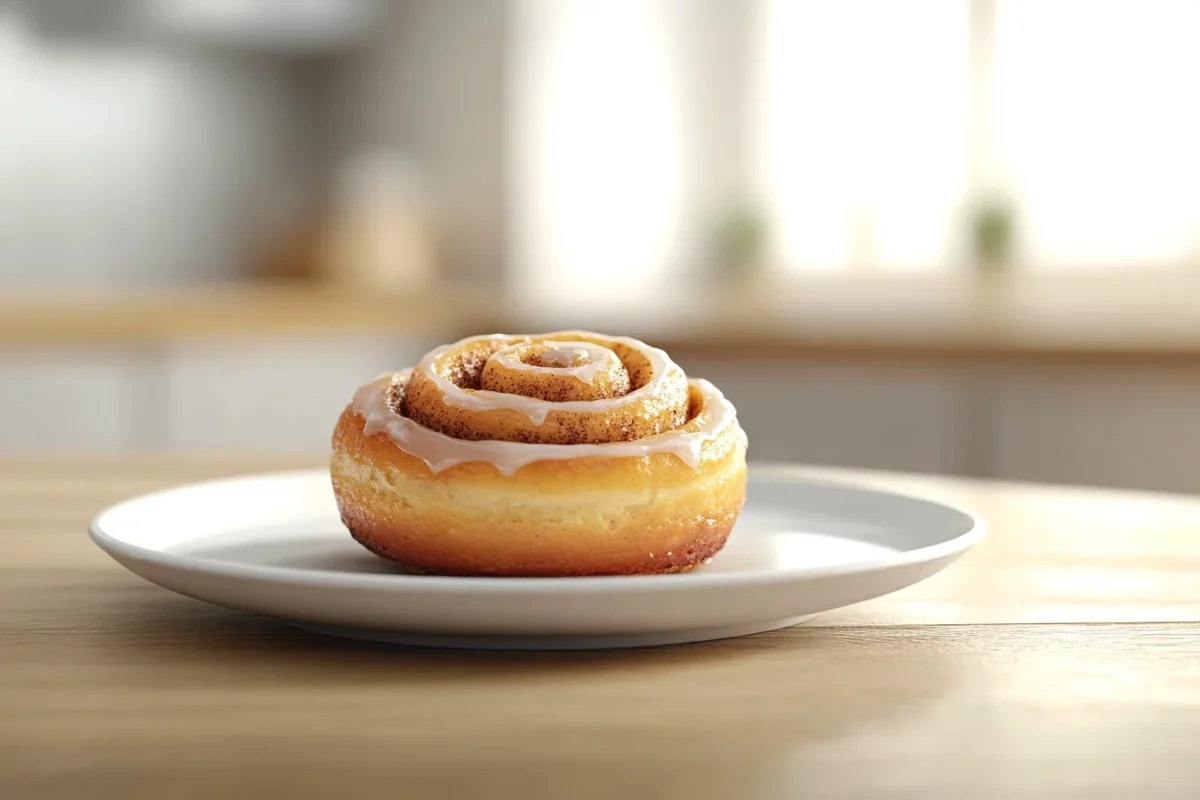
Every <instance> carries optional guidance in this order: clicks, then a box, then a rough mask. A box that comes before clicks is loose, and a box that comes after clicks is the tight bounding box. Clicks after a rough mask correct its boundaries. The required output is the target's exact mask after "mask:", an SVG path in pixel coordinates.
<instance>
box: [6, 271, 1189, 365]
mask: <svg viewBox="0 0 1200 800" xmlns="http://www.w3.org/2000/svg"><path fill="white" fill-rule="evenodd" d="M498 294H499V292H497V291H495V290H491V289H488V288H486V287H478V286H476V287H451V288H443V289H439V290H436V291H431V292H425V293H422V294H413V295H389V294H386V293H366V292H352V291H344V290H338V289H334V288H327V287H313V286H304V285H286V284H283V285H269V284H268V285H241V286H234V287H226V288H217V289H207V288H206V289H197V290H188V291H182V290H180V291H169V292H157V293H155V292H143V293H137V294H129V295H122V296H120V297H97V298H92V299H85V298H47V297H39V298H24V297H19V296H17V297H13V296H3V295H0V352H4V351H8V352H13V351H29V350H37V349H55V348H64V347H84V348H95V347H155V346H158V345H167V344H170V343H172V342H176V341H187V340H197V339H202V340H229V339H245V338H268V337H276V336H302V335H324V334H328V335H369V336H403V335H416V336H421V337H422V338H428V337H431V336H432V337H438V338H441V339H443V340H446V341H451V340H453V339H457V338H460V337H462V336H467V335H471V334H478V333H493V332H517V331H533V330H543V329H544V330H551V329H561V328H563V327H582V328H586V327H589V325H588V322H587V320H585V319H583V318H579V319H577V320H576V321H575V324H574V325H564V324H552V323H549V322H548V321H547V320H546V319H544V318H543V315H541V314H539V313H537V312H532V313H531V312H519V311H516V310H513V309H511V308H508V307H506V306H505V304H504V303H503V301H501V300H499V299H497V295H498ZM757 302H758V301H753V300H747V299H744V298H743V299H739V298H724V299H723V300H722V303H723V307H722V309H721V313H715V311H714V313H711V314H707V313H706V314H703V315H693V316H692V317H691V318H688V317H686V316H684V317H680V318H679V319H678V321H677V322H674V323H672V322H666V323H664V322H663V321H662V320H656V321H654V322H655V324H654V326H653V327H652V328H651V327H648V328H644V329H636V328H640V326H639V325H634V326H633V328H623V329H622V330H619V331H617V330H609V331H607V332H609V333H621V334H626V335H631V336H636V337H640V338H644V339H645V340H646V341H649V342H651V343H653V344H655V345H657V346H659V347H663V348H664V349H667V350H668V351H669V352H671V353H673V354H678V355H680V356H684V357H693V358H696V357H703V358H721V359H730V360H739V361H740V360H764V359H765V360H773V359H791V360H804V361H819V360H833V361H848V360H866V361H873V360H920V361H970V362H980V361H1019V362H1039V363H1042V362H1044V363H1067V362H1070V363H1081V362H1082V363H1088V364H1092V363H1095V364H1122V365H1125V364H1138V365H1165V366H1190V365H1200V317H1198V320H1197V322H1198V326H1197V328H1196V330H1195V331H1193V330H1191V328H1190V327H1187V328H1185V329H1183V330H1180V331H1179V332H1178V333H1177V334H1176V335H1165V336H1164V335H1153V336H1151V335H1146V334H1145V333H1144V332H1141V331H1140V329H1139V328H1137V327H1136V326H1133V327H1131V328H1130V329H1129V330H1128V331H1126V332H1125V334H1124V335H1121V330H1120V325H1119V324H1117V323H1114V329H1110V330H1107V331H1104V332H1103V335H1102V336H1101V335H1097V332H1096V330H1095V329H1094V328H1092V329H1091V330H1088V329H1081V330H1079V331H1078V332H1075V333H1074V334H1073V335H1062V334H1061V333H1060V334H1056V335H1051V334H1047V333H1043V332H1040V331H1038V330H1036V329H1032V328H1025V327H1023V326H1022V324H1021V322H1020V320H1019V319H1017V318H1016V317H1017V315H1013V314H1009V315H1007V316H1005V315H1004V314H1001V315H1000V316H982V317H974V316H972V315H969V314H968V315H964V319H963V320H962V321H961V322H958V323H955V324H932V323H931V324H929V325H928V326H922V325H920V324H915V325H914V324H912V323H908V324H905V325H901V326H897V327H896V328H894V329H893V328H889V327H888V326H887V325H880V324H879V323H877V322H876V323H869V322H865V323H864V324H863V325H856V324H854V322H853V320H851V321H849V322H845V321H840V322H839V323H838V324H836V325H833V324H829V323H827V322H822V321H820V320H811V321H809V320H806V319H805V318H804V317H803V315H802V314H798V316H799V319H788V318H787V315H782V316H781V315H780V314H779V313H778V312H779V309H778V308H775V309H768V308H765V307H763V308H759V307H758V306H757ZM677 316H678V315H677ZM700 317H703V318H700ZM613 324H618V325H619V323H608V327H612V326H613ZM1068 333H1070V332H1068Z"/></svg>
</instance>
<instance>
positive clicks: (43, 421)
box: [0, 348, 154, 453]
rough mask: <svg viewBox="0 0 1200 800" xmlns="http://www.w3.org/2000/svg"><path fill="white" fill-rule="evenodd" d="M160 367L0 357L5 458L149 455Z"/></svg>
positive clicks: (0, 445) (85, 353) (131, 357)
mask: <svg viewBox="0 0 1200 800" xmlns="http://www.w3.org/2000/svg"><path fill="white" fill-rule="evenodd" d="M153 387H154V365H153V364H150V363H148V362H147V361H145V360H144V359H141V358H138V357H137V356H136V355H135V354H132V353H124V352H112V351H109V350H91V349H87V348H79V349H73V350H59V349H48V350H44V351H43V350H36V349H35V350H21V351H19V352H0V419H2V420H3V424H0V453H39V452H45V453H108V452H121V451H130V450H140V449H145V448H146V447H147V446H151V445H153V444H154V443H152V442H150V441H148V440H147V437H146V432H145V425H144V423H145V421H146V417H145V416H144V415H145V414H147V413H148V412H149V411H150V409H149V404H150V402H151V401H152V398H153Z"/></svg>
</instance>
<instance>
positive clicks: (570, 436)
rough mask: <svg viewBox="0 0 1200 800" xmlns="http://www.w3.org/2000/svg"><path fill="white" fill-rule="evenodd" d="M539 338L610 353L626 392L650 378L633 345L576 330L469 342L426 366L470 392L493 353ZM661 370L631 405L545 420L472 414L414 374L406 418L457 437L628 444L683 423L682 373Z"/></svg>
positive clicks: (511, 413)
mask: <svg viewBox="0 0 1200 800" xmlns="http://www.w3.org/2000/svg"><path fill="white" fill-rule="evenodd" d="M545 341H579V342H588V343H590V344H598V345H601V346H603V347H606V348H608V349H610V350H612V351H613V352H614V353H615V354H616V355H617V357H618V358H619V359H620V361H621V363H622V364H623V365H624V367H625V370H626V374H627V377H628V384H629V386H630V391H636V390H637V389H640V388H641V387H643V386H645V385H646V384H647V383H648V382H649V381H650V380H651V378H652V377H653V373H652V369H651V363H650V361H649V359H648V358H647V357H646V355H645V354H644V353H642V352H640V351H638V350H637V349H636V348H632V347H630V346H629V345H626V344H623V343H621V342H618V341H614V340H612V339H607V338H605V337H602V336H594V335H590V334H581V333H576V332H566V333H552V334H545V335H541V336H532V337H530V336H520V337H518V336H511V337H499V338H497V337H487V338H480V339H475V340H469V341H467V342H466V343H465V344H463V345H462V346H461V347H458V348H455V349H453V350H450V351H448V352H446V353H444V354H442V355H441V356H439V357H438V358H436V359H434V360H433V362H432V363H431V364H430V365H429V368H430V370H431V371H433V372H435V373H436V374H437V375H439V376H441V377H442V378H445V379H447V380H449V381H450V382H451V384H453V385H454V387H455V389H454V391H456V392H457V391H462V392H466V393H472V392H476V391H480V390H481V389H482V388H483V386H482V376H483V373H484V369H485V366H486V365H487V363H488V359H489V358H490V357H491V355H492V354H494V353H495V352H497V351H499V350H501V349H503V348H505V347H509V346H512V345H519V344H529V343H533V344H536V343H539V342H545ZM667 372H668V374H666V375H664V376H663V380H662V383H661V385H660V386H659V388H658V391H656V392H654V393H651V394H649V395H647V396H646V397H644V398H641V399H639V400H638V401H637V402H631V403H629V404H627V405H623V406H621V407H619V408H613V409H606V410H603V411H597V410H569V411H567V410H561V411H560V410H555V411H551V412H550V413H549V414H548V415H547V416H546V419H545V420H544V421H535V420H533V419H530V417H529V416H528V415H526V414H524V413H522V412H520V411H515V410H513V409H508V408H494V409H486V410H476V409H473V408H464V407H462V406H461V405H455V404H454V403H453V402H448V401H447V398H446V396H445V395H446V393H445V392H444V391H443V390H442V388H440V387H439V386H438V384H437V381H435V380H434V378H432V377H431V376H429V375H427V374H425V372H424V371H422V370H416V371H414V372H413V375H412V379H411V380H410V381H409V383H408V388H407V391H406V395H405V400H404V413H405V416H407V417H409V418H410V419H412V420H413V421H415V422H417V423H419V424H420V425H422V426H423V427H426V428H429V429H430V430H434V431H437V432H438V433H442V434H445V435H446V436H451V437H453V438H455V439H465V440H474V441H481V440H486V439H491V440H499V441H509V442H528V443H540V444H601V443H606V442H621V441H634V440H637V439H645V438H647V437H649V436H655V435H657V434H659V433H663V432H665V431H670V430H675V429H676V428H678V427H680V426H681V425H683V424H684V423H685V422H686V420H687V410H688V408H687V407H688V387H687V376H686V375H684V373H683V371H682V370H681V369H679V368H678V367H677V366H675V365H673V364H672V365H670V366H669V368H668V371H667ZM541 391H542V392H544V391H547V389H546V388H543V389H542V390H541ZM525 396H527V397H528V396H531V395H528V394H526V395H525Z"/></svg>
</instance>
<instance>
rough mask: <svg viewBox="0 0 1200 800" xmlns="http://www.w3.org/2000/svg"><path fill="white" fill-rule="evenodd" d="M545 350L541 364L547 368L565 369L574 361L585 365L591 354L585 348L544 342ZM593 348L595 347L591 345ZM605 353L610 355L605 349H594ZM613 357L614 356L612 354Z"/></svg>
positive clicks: (609, 351) (571, 365)
mask: <svg viewBox="0 0 1200 800" xmlns="http://www.w3.org/2000/svg"><path fill="white" fill-rule="evenodd" d="M584 344H586V343H584ZM545 345H546V349H545V350H543V351H542V354H541V359H542V364H543V365H545V366H547V367H557V368H558V369H563V368H565V367H573V366H575V362H576V361H583V362H584V363H587V362H588V361H589V360H590V356H591V353H589V352H588V350H589V348H587V347H576V346H572V345H568V344H566V343H565V342H545ZM593 347H596V346H595V345H593ZM596 349H598V350H602V351H603V352H605V353H612V350H609V349H608V348H605V347H596ZM613 355H616V354H615V353H613Z"/></svg>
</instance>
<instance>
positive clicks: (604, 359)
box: [459, 342, 623, 424]
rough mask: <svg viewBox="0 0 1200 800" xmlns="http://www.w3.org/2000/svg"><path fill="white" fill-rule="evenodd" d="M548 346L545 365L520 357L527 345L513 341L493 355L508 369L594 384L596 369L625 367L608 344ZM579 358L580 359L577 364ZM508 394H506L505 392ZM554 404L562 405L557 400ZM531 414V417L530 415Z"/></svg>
mask: <svg viewBox="0 0 1200 800" xmlns="http://www.w3.org/2000/svg"><path fill="white" fill-rule="evenodd" d="M541 344H545V345H547V347H548V349H547V350H546V351H545V352H543V353H541V360H542V364H543V366H540V367H539V366H535V365H533V364H526V363H525V362H524V361H521V360H520V359H519V358H517V353H518V352H519V351H520V349H521V348H522V347H523V346H524V345H520V344H514V345H512V346H511V347H506V348H504V349H503V350H498V351H496V352H495V353H493V354H492V358H495V359H499V360H501V361H503V362H504V366H506V367H508V368H509V369H515V370H521V371H523V372H533V373H541V374H543V375H570V376H572V377H574V378H577V379H579V380H581V381H583V382H584V383H586V384H588V385H591V383H592V381H593V380H595V378H596V373H598V372H599V371H600V370H602V369H604V368H605V367H618V368H623V366H622V364H621V359H620V358H618V357H617V354H616V353H614V352H613V351H612V350H609V349H608V348H607V347H601V346H600V345H598V344H592V343H591V342H541ZM576 361H579V362H581V363H579V364H576V363H575V362H576ZM459 391H462V390H461V389H460V390H459ZM506 396H507V395H506ZM554 405H555V407H557V406H560V405H562V404H561V403H555V404H554ZM546 413H549V412H545V413H541V414H540V417H541V421H540V422H539V423H538V424H541V422H544V421H545V419H546ZM531 418H532V417H531Z"/></svg>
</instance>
